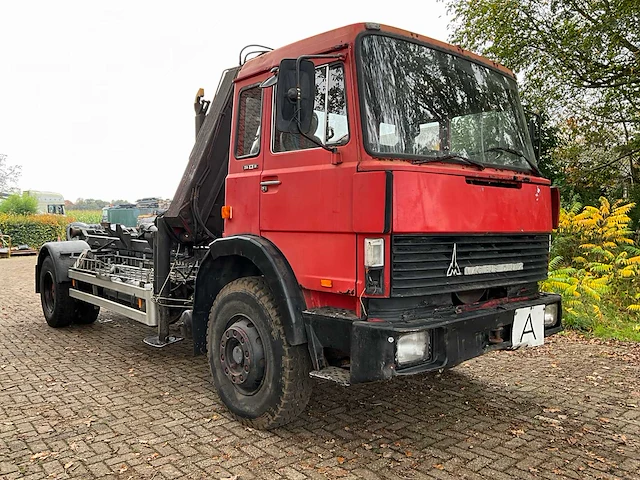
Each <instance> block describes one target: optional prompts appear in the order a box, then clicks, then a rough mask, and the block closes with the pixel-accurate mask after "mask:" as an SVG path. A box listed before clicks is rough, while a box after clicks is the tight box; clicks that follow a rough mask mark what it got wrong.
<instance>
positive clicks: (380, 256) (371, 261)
mask: <svg viewBox="0 0 640 480" xmlns="http://www.w3.org/2000/svg"><path fill="white" fill-rule="evenodd" d="M364 266H365V267H367V268H378V267H384V238H365V239H364Z"/></svg>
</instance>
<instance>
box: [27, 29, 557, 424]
mask: <svg viewBox="0 0 640 480" xmlns="http://www.w3.org/2000/svg"><path fill="white" fill-rule="evenodd" d="M194 107H195V109H196V132H197V136H196V142H195V145H194V147H193V150H192V152H191V155H190V159H189V163H188V164H187V166H186V169H185V173H184V175H183V178H182V180H181V182H180V185H179V186H178V189H177V191H176V194H175V195H174V198H173V201H172V203H171V205H170V207H169V209H168V210H167V211H166V212H165V213H164V214H163V215H161V216H159V217H158V218H157V219H156V227H154V228H155V230H154V231H151V230H148V231H146V232H144V238H143V234H140V236H136V235H137V234H136V233H135V232H134V231H132V230H126V231H125V230H124V229H120V230H118V229H117V228H111V229H109V231H108V232H107V233H105V235H107V236H110V238H109V239H107V240H105V238H106V237H101V236H100V235H97V234H96V235H94V234H89V233H87V232H84V233H81V234H80V233H79V234H78V236H80V237H82V238H83V239H84V240H86V243H85V245H83V246H81V247H72V246H67V247H65V248H66V249H65V252H71V251H73V250H74V248H75V249H76V250H78V251H79V250H80V249H84V251H83V253H82V255H81V257H82V258H79V260H77V261H75V264H73V265H72V266H71V267H69V278H70V279H72V280H73V282H74V283H72V285H71V287H70V292H71V296H72V297H73V298H74V299H77V300H79V299H81V300H82V301H84V302H89V303H93V304H94V305H100V306H107V307H109V306H117V305H115V304H114V302H120V303H122V299H123V298H126V296H123V295H122V294H118V295H115V294H110V297H109V298H110V299H109V300H108V301H106V300H105V299H104V298H95V296H96V294H95V292H98V293H100V292H103V295H105V293H104V292H110V291H111V290H118V289H120V290H119V291H121V292H123V291H124V287H120V286H115V285H114V286H110V284H109V283H108V282H107V281H105V276H104V275H103V276H102V277H101V278H100V279H99V281H98V280H95V281H94V280H91V278H92V277H91V270H90V269H88V268H85V269H84V270H83V271H82V272H80V265H86V264H88V263H90V262H89V260H91V261H93V259H92V258H90V257H91V256H92V255H94V256H95V255H102V256H104V255H106V254H107V253H108V252H110V251H112V252H115V253H117V254H118V255H116V256H112V257H110V260H109V261H110V262H111V261H113V259H114V258H118V256H121V252H122V251H126V250H127V249H129V250H130V251H131V252H132V253H131V254H130V255H131V258H133V257H135V256H136V255H137V257H135V258H143V257H144V258H145V259H148V258H149V257H148V256H149V254H151V253H152V254H153V272H152V273H153V275H152V276H153V295H152V294H151V293H145V294H138V293H136V291H135V290H134V289H133V288H132V287H129V286H127V289H126V292H128V293H127V294H129V293H131V295H134V296H135V295H138V297H137V298H138V301H137V302H135V301H131V302H130V304H129V305H128V306H127V307H126V308H128V309H131V308H133V309H143V310H144V308H147V309H149V308H151V307H153V309H152V311H147V313H145V312H140V311H137V310H136V311H135V312H134V311H132V313H131V315H130V316H131V318H136V319H138V318H139V319H140V321H141V322H143V323H145V324H147V325H157V327H158V335H157V337H156V340H155V342H153V344H154V346H163V345H166V344H170V343H171V341H175V338H174V337H171V336H170V335H169V325H170V324H171V323H175V322H177V321H181V322H183V324H185V325H188V328H187V329H186V330H185V331H188V335H189V336H191V337H192V338H193V344H194V352H195V353H196V354H200V353H202V354H206V355H207V357H208V361H209V365H210V369H211V373H212V377H213V381H214V385H215V386H216V389H217V392H218V394H219V396H220V398H221V400H222V401H223V402H224V403H225V405H226V406H227V407H228V408H229V409H230V411H231V412H232V413H233V414H234V415H235V416H236V417H237V418H238V419H239V420H240V421H242V422H243V423H245V424H248V425H251V426H254V427H259V428H271V427H274V426H278V425H282V424H284V423H287V422H288V421H290V420H291V419H292V418H294V417H295V416H296V415H298V414H299V413H300V412H301V411H302V410H303V409H304V407H305V405H306V402H307V400H308V399H309V396H310V394H311V384H310V383H309V379H310V377H318V378H323V379H326V380H331V381H335V382H338V383H340V384H342V385H349V384H354V383H359V382H369V381H378V380H388V379H391V378H393V377H395V376H397V375H410V374H415V373H419V372H426V371H432V370H440V369H443V368H450V367H453V366H455V365H457V364H459V363H460V362H463V361H465V360H467V359H470V358H474V357H476V356H478V355H481V354H483V353H485V352H488V351H491V350H497V349H510V348H519V347H525V346H537V345H541V344H543V343H544V338H545V337H546V336H548V335H551V334H553V333H556V332H558V331H560V330H561V328H562V326H561V317H562V309H561V303H560V297H559V296H557V295H552V294H547V293H544V292H541V291H540V290H539V288H538V282H539V281H540V280H543V279H545V278H546V275H547V269H548V261H549V248H550V234H551V231H552V229H553V228H554V227H555V226H556V224H557V217H558V211H559V193H558V191H557V189H555V188H553V187H551V185H550V182H549V180H547V179H545V178H543V177H542V176H541V175H540V172H539V170H538V167H537V164H536V154H535V149H534V145H533V143H532V135H531V131H532V130H534V129H531V128H530V126H529V124H528V122H527V120H526V118H525V114H524V111H523V108H522V105H521V104H520V100H519V96H518V91H517V86H516V80H515V77H514V75H513V74H512V72H510V71H509V70H507V69H506V68H504V67H502V66H500V65H498V64H496V63H494V62H491V61H489V60H487V59H485V58H482V57H479V56H477V55H474V54H473V53H471V52H467V51H464V50H462V49H461V48H459V47H455V46H452V45H447V44H445V43H442V42H439V41H437V40H434V39H431V38H429V37H425V36H422V35H418V34H416V33H412V32H407V31H403V30H400V29H397V28H393V27H389V26H384V25H380V24H373V23H359V24H354V25H348V26H346V27H342V28H339V29H336V30H333V31H330V32H326V33H323V34H320V35H317V36H314V37H311V38H308V39H305V40H301V41H299V42H296V43H294V44H291V45H288V46H285V47H282V48H279V49H277V50H273V51H263V52H259V55H258V56H256V57H254V58H252V59H249V60H246V61H244V62H241V65H240V66H239V67H234V68H231V69H229V70H227V71H225V73H224V74H223V77H222V79H221V82H220V84H219V86H218V89H217V92H216V95H215V97H214V98H213V100H212V101H211V102H208V101H205V100H204V99H203V92H201V91H200V92H198V95H197V96H196V100H195V102H194ZM114 232H116V233H114ZM74 235H75V234H74ZM117 235H119V237H118V238H115V237H116V236H117ZM147 238H148V239H149V241H150V242H151V243H150V244H147V243H146V240H144V239H147ZM69 243H72V242H69ZM82 243H84V242H82ZM118 245H120V246H118ZM145 245H146V246H145ZM87 247H89V248H90V249H91V251H90V252H89V253H87V251H86V249H87ZM91 252H95V253H93V254H92V253H91ZM71 255H73V254H71ZM82 262H84V263H82ZM128 262H129V263H128V266H129V267H130V266H131V260H128ZM71 263H72V262H71ZM71 263H68V264H67V265H70V264H71ZM104 263H105V261H104V260H102V264H104ZM43 265H44V263H43V260H42V261H39V267H38V268H39V269H40V270H38V269H37V270H36V279H38V278H40V279H41V283H40V285H41V287H40V288H41V290H42V291H44V292H46V290H47V288H48V286H49V285H50V284H54V283H55V281H53V280H51V279H49V280H47V277H46V272H45V270H46V269H45V267H44V266H43ZM139 270H143V271H144V268H142V269H138V270H137V271H139ZM43 272H45V273H43ZM177 272H183V273H181V274H180V275H178V274H177ZM64 273H65V272H62V276H64ZM43 275H44V276H43ZM59 276H60V275H59ZM52 277H53V275H52ZM150 277H151V275H147V278H150ZM42 279H44V280H42ZM76 281H77V283H76ZM83 282H84V283H83ZM119 282H122V279H119ZM92 285H93V286H94V287H95V285H99V288H98V289H96V288H93V287H92ZM92 288H93V292H94V293H91V292H92V290H91V289H92ZM136 288H137V287H136ZM149 288H150V287H149ZM100 289H102V290H100ZM126 292H125V293H126ZM132 292H133V293H132ZM58 294H59V289H58ZM49 296H50V297H51V294H50V295H49ZM50 303H51V302H49V306H50ZM44 305H45V303H44V300H43V309H44V308H45V307H44ZM145 306H146V307H145ZM117 308H121V310H119V311H122V312H127V311H128V310H125V309H123V308H122V306H118V307H117ZM125 314H126V313H125ZM46 315H47V313H46V310H45V316H46ZM92 318H95V317H92ZM50 324H51V323H50ZM170 340H171V341H170Z"/></svg>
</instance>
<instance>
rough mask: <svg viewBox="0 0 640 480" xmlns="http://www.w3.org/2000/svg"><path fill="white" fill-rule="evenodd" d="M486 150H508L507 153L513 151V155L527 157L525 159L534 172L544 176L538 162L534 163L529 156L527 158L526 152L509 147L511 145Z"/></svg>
mask: <svg viewBox="0 0 640 480" xmlns="http://www.w3.org/2000/svg"><path fill="white" fill-rule="evenodd" d="M485 152H507V153H511V154H512V155H517V156H518V157H520V158H524V159H525V161H526V162H527V163H528V164H529V166H530V167H531V170H532V171H533V173H535V174H536V175H540V176H542V174H541V173H540V170H538V167H537V166H536V164H535V163H533V162H532V161H531V160H529V158H527V156H526V155H525V154H524V153H522V152H520V151H518V150H515V149H513V148H509V147H491V148H487V149H486V150H485Z"/></svg>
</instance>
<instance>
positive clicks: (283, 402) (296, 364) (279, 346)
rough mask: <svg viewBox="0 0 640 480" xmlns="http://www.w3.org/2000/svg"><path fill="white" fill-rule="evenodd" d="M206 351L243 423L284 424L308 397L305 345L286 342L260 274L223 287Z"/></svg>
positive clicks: (223, 396) (215, 305)
mask: <svg viewBox="0 0 640 480" xmlns="http://www.w3.org/2000/svg"><path fill="white" fill-rule="evenodd" d="M207 355H208V358H209V367H210V368H211V374H212V376H213V382H214V385H215V387H216V390H217V391H218V395H219V396H220V399H221V400H222V402H223V403H224V404H225V405H226V406H227V408H228V409H229V410H230V411H231V413H233V415H234V416H235V417H236V418H237V419H238V420H239V421H240V422H242V423H244V424H245V425H249V426H251V427H254V428H263V429H266V428H274V427H278V426H281V425H284V424H286V423H288V422H290V421H291V420H293V419H294V418H295V417H296V416H297V415H299V414H300V413H301V412H302V411H303V410H304V408H305V407H306V405H307V402H308V401H309V397H310V396H311V389H312V381H311V379H310V378H309V371H310V369H311V360H310V358H309V352H308V350H307V346H306V345H298V346H291V345H289V344H288V343H287V340H286V337H285V333H284V328H283V320H282V315H281V313H280V311H279V309H278V307H277V305H276V302H275V301H274V299H273V295H272V293H271V291H270V290H269V287H268V286H267V283H266V282H265V280H264V279H263V278H262V277H246V278H240V279H238V280H235V281H233V282H231V283H229V284H228V285H226V286H225V287H224V288H223V289H222V290H221V291H220V293H219V294H218V296H217V297H216V300H215V302H214V303H213V306H212V307H211V312H210V315H209V327H208V331H207Z"/></svg>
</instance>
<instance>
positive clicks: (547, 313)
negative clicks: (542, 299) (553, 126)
mask: <svg viewBox="0 0 640 480" xmlns="http://www.w3.org/2000/svg"><path fill="white" fill-rule="evenodd" d="M556 323H558V304H557V303H550V304H548V305H545V306H544V326H545V327H553V326H554V325H555V324H556Z"/></svg>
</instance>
